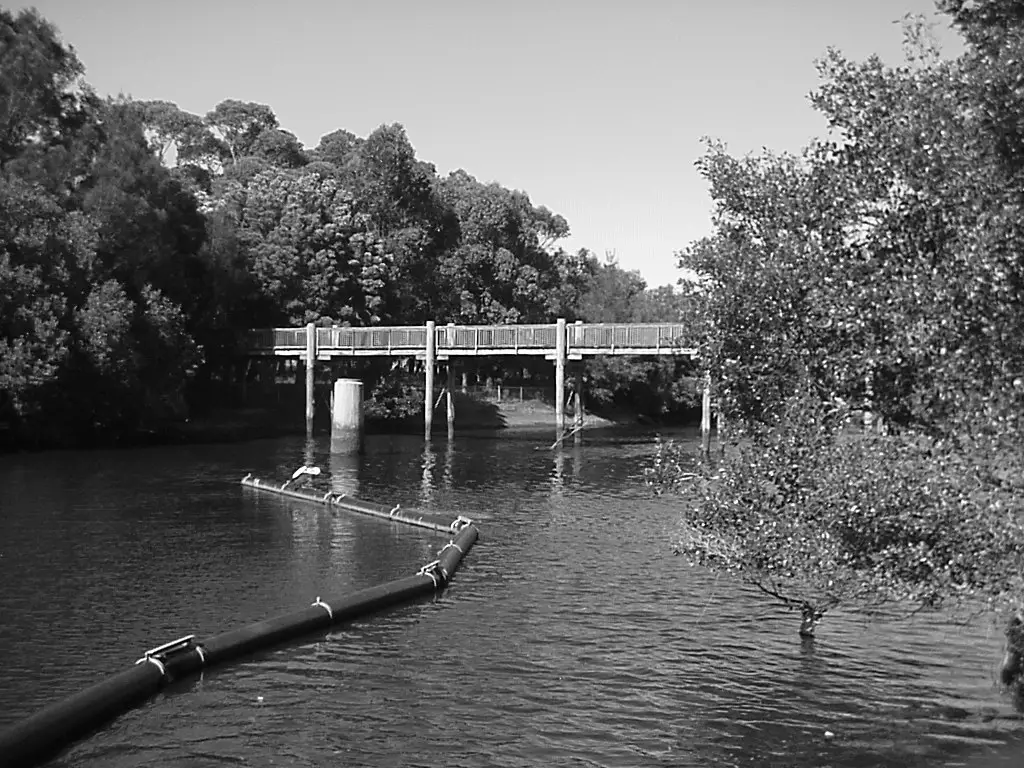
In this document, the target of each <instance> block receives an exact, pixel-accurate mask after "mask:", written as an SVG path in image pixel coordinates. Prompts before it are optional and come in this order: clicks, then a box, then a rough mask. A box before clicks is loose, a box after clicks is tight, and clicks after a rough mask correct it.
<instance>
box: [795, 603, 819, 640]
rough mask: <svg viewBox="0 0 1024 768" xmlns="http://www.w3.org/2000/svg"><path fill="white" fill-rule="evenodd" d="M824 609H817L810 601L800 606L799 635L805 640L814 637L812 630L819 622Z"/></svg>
mask: <svg viewBox="0 0 1024 768" xmlns="http://www.w3.org/2000/svg"><path fill="white" fill-rule="evenodd" d="M824 615H825V612H824V611H819V610H817V609H816V608H815V607H814V606H813V605H811V604H810V603H804V604H803V605H802V606H800V637H802V638H803V639H805V640H807V639H810V638H813V637H814V630H815V629H817V627H818V625H819V624H820V623H821V618H822V616H824Z"/></svg>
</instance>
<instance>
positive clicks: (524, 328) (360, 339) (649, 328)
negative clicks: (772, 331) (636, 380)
mask: <svg viewBox="0 0 1024 768" xmlns="http://www.w3.org/2000/svg"><path fill="white" fill-rule="evenodd" d="M687 333H688V330H687V327H686V326H684V325H682V324H679V323H569V324H567V325H566V351H567V352H568V351H571V350H573V349H585V350H609V351H614V350H616V349H645V350H669V349H681V348H686V347H687V345H686V344H685V340H686V337H687ZM557 335H558V326H557V325H554V324H536V325H438V326H436V328H435V343H436V347H437V349H438V350H439V351H441V350H467V351H468V350H494V351H498V350H509V351H516V350H520V349H534V350H541V349H551V350H553V349H554V348H555V346H556V341H557ZM426 344H427V329H426V327H425V326H378V327H374V328H350V327H330V328H317V329H316V346H317V349H318V350H322V351H330V350H352V351H356V350H360V351H365V352H373V351H380V352H405V351H408V352H410V353H415V352H418V351H423V350H424V349H426ZM247 347H248V349H249V350H250V351H252V352H264V351H267V352H269V351H279V352H285V353H287V352H291V351H296V352H298V351H301V350H305V349H306V328H259V329H255V330H251V331H249V333H248V336H247Z"/></svg>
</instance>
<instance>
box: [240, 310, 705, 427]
mask: <svg viewBox="0 0 1024 768" xmlns="http://www.w3.org/2000/svg"><path fill="white" fill-rule="evenodd" d="M687 335H688V328H687V326H685V325H683V324H680V323H579V322H578V323H567V322H566V321H565V320H562V319H559V320H558V321H557V322H555V323H549V324H533V325H455V324H451V323H449V324H448V325H438V324H436V323H435V322H434V321H428V322H427V323H426V324H425V325H422V326H378V327H372V328H349V327H339V326H332V327H326V328H325V327H318V326H317V325H316V324H315V323H310V324H309V325H307V326H306V327H305V328H260V329H254V330H251V331H249V333H248V335H247V341H246V349H245V352H246V354H247V355H248V356H250V357H255V358H264V359H265V358H268V357H294V358H298V359H299V360H301V361H303V362H304V363H305V368H306V425H307V431H311V430H312V421H313V407H314V405H313V382H314V367H315V365H316V362H317V361H329V360H332V359H334V358H337V357H414V358H417V359H420V360H423V361H424V362H425V365H424V369H425V373H424V377H425V402H426V404H427V405H426V407H425V408H424V421H425V424H424V427H425V430H426V433H427V434H428V435H429V434H430V429H431V426H432V424H431V422H432V419H433V409H432V407H431V406H430V404H431V403H433V400H434V377H435V367H436V363H437V362H439V361H441V362H445V361H447V362H449V364H448V365H447V374H448V386H447V389H446V394H447V403H448V426H449V429H451V428H452V425H453V424H454V418H455V411H454V403H453V401H452V392H453V391H454V385H453V380H452V377H453V375H454V374H453V372H454V367H453V366H452V365H451V363H450V361H451V359H452V358H454V357H484V356H487V357H497V356H518V355H537V356H541V355H542V356H544V357H545V358H546V359H549V360H552V361H553V362H554V366H555V421H556V426H557V429H558V431H559V433H560V434H561V432H562V431H563V430H564V428H565V412H564V400H565V368H566V363H567V361H576V360H582V359H583V358H584V357H586V356H596V355H674V356H687V357H695V356H696V355H697V348H696V347H695V346H694V345H692V344H690V343H687V341H688V340H687ZM576 376H577V385H576V387H575V392H574V396H575V398H576V407H575V410H574V413H575V418H576V420H577V425H578V426H579V425H582V418H583V407H582V400H581V399H580V398H581V393H582V390H583V386H582V380H581V379H582V370H581V369H580V368H579V367H578V366H577V370H576ZM704 399H705V410H707V409H708V408H709V405H708V401H709V396H708V393H707V392H705V398H704ZM708 418H709V417H708Z"/></svg>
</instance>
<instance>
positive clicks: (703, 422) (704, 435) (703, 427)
mask: <svg viewBox="0 0 1024 768" xmlns="http://www.w3.org/2000/svg"><path fill="white" fill-rule="evenodd" d="M700 449H701V452H702V453H703V454H704V455H705V456H707V455H709V454H710V452H711V371H705V372H704V396H703V398H701V409H700Z"/></svg>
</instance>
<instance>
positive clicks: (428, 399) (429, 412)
mask: <svg viewBox="0 0 1024 768" xmlns="http://www.w3.org/2000/svg"><path fill="white" fill-rule="evenodd" d="M436 362H437V331H436V325H435V324H434V321H433V320H428V321H427V349H426V362H425V364H424V370H423V375H424V379H425V381H424V392H423V434H424V436H425V437H426V438H427V440H429V439H430V430H431V427H433V425H434V365H435V363H436Z"/></svg>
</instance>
